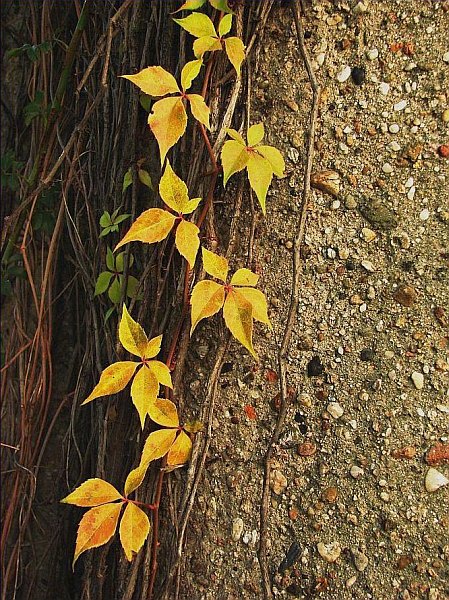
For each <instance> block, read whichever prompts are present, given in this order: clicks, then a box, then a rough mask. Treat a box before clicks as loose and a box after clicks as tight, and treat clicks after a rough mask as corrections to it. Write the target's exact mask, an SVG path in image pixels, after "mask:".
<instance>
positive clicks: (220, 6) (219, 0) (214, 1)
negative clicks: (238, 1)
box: [209, 0, 232, 13]
mask: <svg viewBox="0 0 449 600" xmlns="http://www.w3.org/2000/svg"><path fill="white" fill-rule="evenodd" d="M209 3H210V4H211V5H212V6H213V7H214V8H216V9H217V10H219V11H220V12H221V11H222V12H225V13H232V10H231V9H230V8H229V5H228V2H227V0H209Z"/></svg>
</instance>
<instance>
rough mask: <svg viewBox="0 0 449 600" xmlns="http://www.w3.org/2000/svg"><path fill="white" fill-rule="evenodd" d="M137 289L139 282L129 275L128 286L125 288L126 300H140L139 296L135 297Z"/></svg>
mask: <svg viewBox="0 0 449 600" xmlns="http://www.w3.org/2000/svg"><path fill="white" fill-rule="evenodd" d="M138 287H139V280H138V279H136V278H135V277H133V276H132V275H129V276H128V285H127V287H126V295H127V296H128V298H137V299H138V300H141V299H142V298H141V296H140V295H139V296H138V297H137V296H136V294H137V289H138Z"/></svg>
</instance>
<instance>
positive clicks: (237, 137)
mask: <svg viewBox="0 0 449 600" xmlns="http://www.w3.org/2000/svg"><path fill="white" fill-rule="evenodd" d="M226 133H227V134H228V135H229V137H232V139H233V140H236V141H237V142H240V143H241V144H242V146H245V147H246V142H245V140H244V139H243V137H242V135H241V134H240V133H239V132H238V131H236V130H235V129H230V128H229V129H226Z"/></svg>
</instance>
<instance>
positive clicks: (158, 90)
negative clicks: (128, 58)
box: [122, 67, 180, 96]
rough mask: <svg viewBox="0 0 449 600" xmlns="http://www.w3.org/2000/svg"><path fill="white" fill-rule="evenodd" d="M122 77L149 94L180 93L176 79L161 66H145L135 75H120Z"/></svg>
mask: <svg viewBox="0 0 449 600" xmlns="http://www.w3.org/2000/svg"><path fill="white" fill-rule="evenodd" d="M122 77H123V78H124V79H129V81H132V83H134V84H135V85H137V87H139V88H140V89H141V90H142V92H144V94H148V95H149V96H166V95H167V94H174V93H180V89H179V87H178V84H177V83H176V79H175V78H174V77H173V75H172V74H171V73H169V72H168V71H166V70H165V69H163V68H162V67H147V68H146V69H143V70H142V71H140V72H139V73H136V74H135V75H122Z"/></svg>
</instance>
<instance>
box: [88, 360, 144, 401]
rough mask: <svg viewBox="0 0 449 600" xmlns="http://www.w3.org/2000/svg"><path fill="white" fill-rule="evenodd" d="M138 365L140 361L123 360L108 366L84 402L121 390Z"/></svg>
mask: <svg viewBox="0 0 449 600" xmlns="http://www.w3.org/2000/svg"><path fill="white" fill-rule="evenodd" d="M138 366H139V363H137V362H131V361H123V362H116V363H114V364H112V365H109V367H106V369H105V370H104V371H103V372H102V374H101V376H100V381H99V382H98V383H97V385H96V386H95V387H94V389H93V390H92V392H91V393H90V395H89V396H88V397H87V398H86V399H85V400H84V402H83V404H87V403H88V402H91V401H92V400H95V398H100V397H101V396H108V395H110V394H117V393H118V392H121V391H122V390H123V389H124V388H125V387H126V386H127V385H128V383H129V381H130V379H131V377H132V376H133V375H134V373H135V371H136V369H137V367H138Z"/></svg>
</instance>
